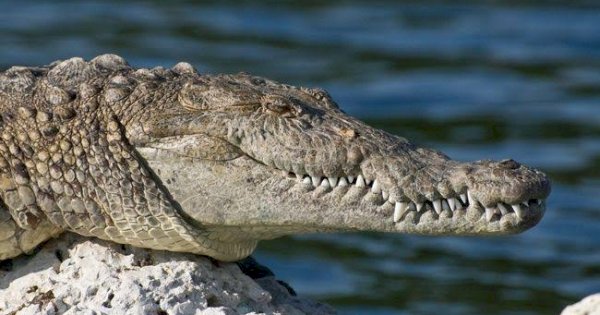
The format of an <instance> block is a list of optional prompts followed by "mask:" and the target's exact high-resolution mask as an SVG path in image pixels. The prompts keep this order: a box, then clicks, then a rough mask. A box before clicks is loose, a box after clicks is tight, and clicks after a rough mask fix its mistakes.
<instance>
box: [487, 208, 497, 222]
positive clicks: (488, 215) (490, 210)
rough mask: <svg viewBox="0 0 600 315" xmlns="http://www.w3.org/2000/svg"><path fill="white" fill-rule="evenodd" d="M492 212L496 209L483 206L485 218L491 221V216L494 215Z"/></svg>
mask: <svg viewBox="0 0 600 315" xmlns="http://www.w3.org/2000/svg"><path fill="white" fill-rule="evenodd" d="M494 213H496V209H493V208H485V219H486V220H488V222H490V221H492V218H493V217H494Z"/></svg>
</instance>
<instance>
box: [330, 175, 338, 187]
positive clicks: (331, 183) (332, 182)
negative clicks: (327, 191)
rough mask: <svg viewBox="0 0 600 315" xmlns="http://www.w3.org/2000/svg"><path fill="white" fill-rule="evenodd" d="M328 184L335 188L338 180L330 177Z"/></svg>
mask: <svg viewBox="0 0 600 315" xmlns="http://www.w3.org/2000/svg"><path fill="white" fill-rule="evenodd" d="M329 184H330V185H331V187H335V186H337V184H338V179H337V177H330V178H329Z"/></svg>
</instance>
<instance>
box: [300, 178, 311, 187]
mask: <svg viewBox="0 0 600 315" xmlns="http://www.w3.org/2000/svg"><path fill="white" fill-rule="evenodd" d="M302 183H303V184H306V185H310V184H312V180H310V177H309V176H306V177H304V179H303V180H302Z"/></svg>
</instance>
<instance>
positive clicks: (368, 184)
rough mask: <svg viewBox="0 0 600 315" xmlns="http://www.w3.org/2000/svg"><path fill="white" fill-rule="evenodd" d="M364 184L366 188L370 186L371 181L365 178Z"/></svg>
mask: <svg viewBox="0 0 600 315" xmlns="http://www.w3.org/2000/svg"><path fill="white" fill-rule="evenodd" d="M365 183H366V184H367V186H371V185H372V184H373V181H372V180H369V179H366V178H365Z"/></svg>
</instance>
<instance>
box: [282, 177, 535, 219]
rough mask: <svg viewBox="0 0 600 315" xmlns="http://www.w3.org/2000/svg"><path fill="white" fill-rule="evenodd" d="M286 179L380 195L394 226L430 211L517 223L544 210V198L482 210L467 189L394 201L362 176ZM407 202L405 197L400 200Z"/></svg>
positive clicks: (481, 205) (375, 180)
mask: <svg viewBox="0 0 600 315" xmlns="http://www.w3.org/2000/svg"><path fill="white" fill-rule="evenodd" d="M282 172H283V173H284V174H285V176H286V177H288V178H291V179H295V180H296V181H297V183H298V184H301V185H303V186H304V187H307V188H310V189H316V188H319V187H320V188H323V189H326V190H334V189H344V188H346V189H348V188H351V187H359V188H362V189H363V190H365V193H368V192H370V193H372V194H379V195H381V198H383V201H384V202H383V203H382V204H381V205H380V206H379V207H386V206H387V207H389V208H391V207H393V214H392V216H391V218H390V220H392V221H393V222H394V223H402V222H404V221H405V219H407V218H408V217H411V216H409V214H410V213H413V214H414V215H413V216H412V218H418V217H421V216H423V215H424V214H425V213H427V212H430V214H431V216H432V217H434V218H441V217H442V216H445V217H450V218H452V217H454V216H459V215H462V216H465V215H466V210H467V209H469V208H476V209H477V211H479V212H480V216H479V217H476V218H472V219H471V220H472V221H478V220H480V219H481V218H485V220H486V221H487V222H489V223H493V222H495V221H500V220H501V219H502V218H504V217H511V216H512V217H513V218H514V219H516V220H520V219H523V218H524V217H525V216H526V214H527V213H528V212H530V211H532V210H533V209H534V208H536V207H537V208H543V204H544V203H545V200H544V199H529V200H524V201H521V202H519V203H516V204H509V203H505V202H499V203H497V204H496V205H495V206H492V207H485V206H484V205H483V204H482V203H481V202H479V201H478V200H477V199H476V198H475V197H474V196H473V195H472V194H471V192H470V191H469V190H468V189H467V190H466V191H465V192H464V193H460V194H458V193H457V194H456V195H455V196H454V197H448V198H439V199H434V200H424V201H417V202H415V201H396V200H393V199H392V198H390V195H389V193H388V192H386V191H385V190H384V189H383V188H382V187H381V184H380V183H379V182H378V180H377V179H367V178H365V176H363V175H362V174H359V175H357V176H342V177H325V176H310V175H307V174H296V173H293V172H286V171H282ZM401 199H408V198H401Z"/></svg>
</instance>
